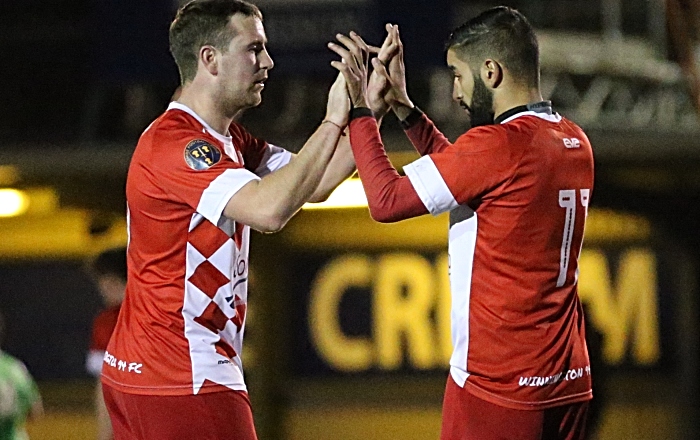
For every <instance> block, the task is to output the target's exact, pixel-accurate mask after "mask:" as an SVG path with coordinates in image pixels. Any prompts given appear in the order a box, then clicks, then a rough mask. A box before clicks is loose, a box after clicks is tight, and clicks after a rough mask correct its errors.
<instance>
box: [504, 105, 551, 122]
mask: <svg viewBox="0 0 700 440" xmlns="http://www.w3.org/2000/svg"><path fill="white" fill-rule="evenodd" d="M521 116H537V117H538V118H541V119H544V120H547V121H550V122H559V121H561V116H559V114H558V113H555V112H554V111H553V110H552V101H539V102H532V103H530V104H527V105H519V106H517V107H513V108H512V109H510V110H507V111H505V112H503V113H501V114H500V115H498V117H497V118H496V119H495V120H494V122H495V123H496V124H505V123H507V122H510V121H512V120H513V119H515V118H519V117H521Z"/></svg>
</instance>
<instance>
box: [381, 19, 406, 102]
mask: <svg viewBox="0 0 700 440" xmlns="http://www.w3.org/2000/svg"><path fill="white" fill-rule="evenodd" d="M386 30H387V37H386V39H385V40H384V44H382V47H381V49H380V50H379V55H378V56H377V58H375V59H373V60H372V67H374V72H373V75H377V76H382V77H383V78H384V80H385V81H386V85H385V93H384V101H385V103H386V104H387V105H389V106H391V108H392V109H393V110H394V111H395V112H397V114H398V113H403V112H401V111H400V110H401V109H402V108H403V109H405V108H409V109H410V108H413V103H412V102H411V100H410V99H409V97H408V91H407V89H406V68H405V66H404V61H403V43H402V42H401V38H400V36H399V27H398V26H397V25H391V24H387V25H386ZM375 83H376V84H377V85H379V84H381V80H380V79H376V80H375Z"/></svg>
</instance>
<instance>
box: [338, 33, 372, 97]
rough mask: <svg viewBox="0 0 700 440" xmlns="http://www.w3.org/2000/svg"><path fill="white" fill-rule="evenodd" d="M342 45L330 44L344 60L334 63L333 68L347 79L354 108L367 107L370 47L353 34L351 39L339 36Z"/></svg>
mask: <svg viewBox="0 0 700 440" xmlns="http://www.w3.org/2000/svg"><path fill="white" fill-rule="evenodd" d="M336 38H337V39H338V41H339V42H340V43H342V44H336V43H333V42H331V43H328V47H329V48H330V49H331V50H332V51H333V52H335V53H337V54H338V55H340V57H341V58H342V61H332V62H331V66H333V67H335V68H336V69H338V71H339V72H340V73H341V74H342V75H343V77H344V78H345V82H346V84H347V90H348V95H349V96H350V102H351V103H352V105H353V106H354V107H368V105H367V77H368V70H369V47H368V46H367V45H366V44H365V42H364V41H362V38H360V36H359V35H357V34H355V33H354V32H352V33H351V34H350V37H348V36H346V35H343V34H338V35H336Z"/></svg>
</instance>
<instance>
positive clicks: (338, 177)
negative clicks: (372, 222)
mask: <svg viewBox="0 0 700 440" xmlns="http://www.w3.org/2000/svg"><path fill="white" fill-rule="evenodd" d="M354 172H355V158H354V157H353V155H352V149H351V147H350V137H349V136H341V138H340V140H339V141H338V146H337V147H336V149H335V153H333V158H332V159H331V161H330V163H329V164H328V168H326V171H325V173H324V174H323V178H322V179H321V182H320V183H319V184H318V187H317V188H316V191H314V193H313V195H312V196H311V198H310V199H309V202H323V201H324V200H326V199H327V198H328V196H330V195H331V193H332V192H333V190H334V189H335V188H336V187H337V186H338V185H340V183H341V182H343V181H344V180H345V179H347V178H348V177H350V176H351V175H352V173H354Z"/></svg>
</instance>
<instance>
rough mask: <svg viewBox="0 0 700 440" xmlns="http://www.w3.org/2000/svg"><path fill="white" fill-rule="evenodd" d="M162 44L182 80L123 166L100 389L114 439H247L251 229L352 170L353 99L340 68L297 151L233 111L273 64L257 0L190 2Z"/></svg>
mask: <svg viewBox="0 0 700 440" xmlns="http://www.w3.org/2000/svg"><path fill="white" fill-rule="evenodd" d="M170 45H171V52H172V54H173V56H174V58H175V61H176V63H177V65H178V67H179V70H180V75H181V81H182V89H181V93H180V95H179V97H178V98H177V101H175V102H173V103H171V104H170V106H169V108H168V109H167V111H166V112H165V113H164V114H163V115H161V116H160V117H159V118H158V119H156V120H155V121H154V122H153V123H152V124H151V125H150V126H149V127H148V128H147V129H146V131H145V132H144V133H143V134H142V136H141V138H140V139H139V142H138V145H137V146H136V150H135V151H134V154H133V157H132V161H131V164H130V167H129V172H128V177H127V185H126V195H127V205H128V206H127V219H128V233H129V244H128V252H127V263H128V280H127V287H126V297H125V300H124V303H123V305H122V309H121V312H120V314H119V319H118V322H117V326H116V329H115V332H114V334H113V335H112V338H111V340H110V343H109V346H108V348H107V352H106V353H105V357H104V365H103V368H102V384H103V391H104V395H105V400H106V403H107V407H108V410H109V413H110V417H111V420H112V427H113V429H114V435H115V439H117V440H122V439H124V440H126V439H128V440H138V439H141V440H171V439H172V440H174V439H202V440H205V439H207V440H214V439H222V440H223V439H227V440H228V439H232V440H254V439H256V433H255V428H254V425H253V416H252V411H251V407H250V401H249V399H248V394H247V391H246V385H245V382H244V379H243V365H242V362H241V350H242V344H243V332H244V329H245V319H246V309H247V302H248V293H247V284H248V273H249V269H248V244H249V234H250V228H253V229H256V230H259V231H262V232H274V231H277V230H279V229H280V228H282V227H283V226H284V225H285V223H286V222H287V221H288V220H289V219H290V218H291V217H292V216H293V215H294V213H296V212H297V211H298V210H299V208H300V207H301V206H302V204H304V203H305V202H307V201H309V200H323V199H324V198H326V197H327V196H328V194H330V192H331V191H332V190H333V189H334V188H335V187H336V186H337V185H338V184H339V183H340V182H341V181H342V180H344V179H345V178H346V177H348V176H349V175H350V174H351V173H352V171H353V170H354V162H353V160H352V152H351V150H350V146H349V142H348V141H347V137H344V138H341V134H342V131H343V129H344V128H345V126H346V124H347V119H348V112H349V109H350V102H349V100H348V98H347V92H345V84H344V81H343V79H342V77H341V75H338V78H337V80H336V81H335V83H334V84H333V86H332V87H331V90H330V93H329V97H328V109H327V113H326V118H325V120H324V121H323V122H322V123H321V124H320V125H319V127H318V128H317V129H316V131H315V132H314V133H313V134H312V135H311V137H310V138H309V139H308V141H307V142H306V144H305V145H304V147H303V148H302V149H301V151H300V152H299V154H297V155H293V154H292V153H290V152H288V151H286V150H284V149H282V148H279V147H276V146H273V145H270V144H268V143H267V142H265V141H264V140H262V139H258V138H255V137H253V136H252V135H251V134H250V133H248V131H246V130H245V128H244V127H242V126H241V125H240V124H238V123H236V122H234V121H233V120H234V117H235V116H236V115H237V114H238V113H239V112H240V111H242V110H244V109H247V108H250V107H255V106H257V105H259V104H260V102H261V99H262V96H261V93H262V91H263V88H264V85H265V81H266V80H267V78H268V73H269V71H270V69H272V67H273V61H272V58H271V57H270V55H269V54H268V52H267V47H266V45H267V38H266V35H265V30H264V28H263V22H262V15H261V13H260V10H259V9H258V8H257V7H256V6H254V5H252V4H250V3H247V2H244V1H238V0H194V1H192V2H190V3H188V4H187V5H185V6H183V7H182V8H181V9H180V10H179V11H178V14H177V16H176V18H175V20H174V21H173V23H172V25H171V28H170ZM341 139H342V140H341Z"/></svg>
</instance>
